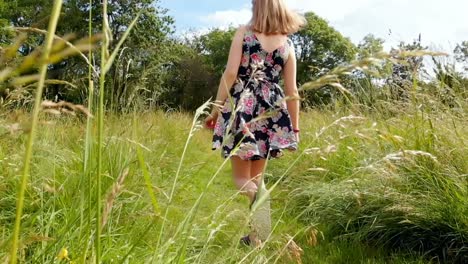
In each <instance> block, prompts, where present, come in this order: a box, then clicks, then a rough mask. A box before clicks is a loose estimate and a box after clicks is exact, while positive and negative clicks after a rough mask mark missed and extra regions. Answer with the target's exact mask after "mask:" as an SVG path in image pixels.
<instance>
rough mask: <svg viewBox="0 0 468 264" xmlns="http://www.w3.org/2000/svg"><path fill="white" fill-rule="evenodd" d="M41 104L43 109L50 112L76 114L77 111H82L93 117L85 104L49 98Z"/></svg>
mask: <svg viewBox="0 0 468 264" xmlns="http://www.w3.org/2000/svg"><path fill="white" fill-rule="evenodd" d="M41 105H42V109H43V111H44V112H46V113H50V114H57V115H59V114H60V113H67V114H72V115H74V114H75V113H76V112H81V113H83V114H84V115H86V116H87V117H93V115H92V114H91V112H89V110H88V109H87V108H86V107H85V106H83V105H75V104H72V103H69V102H65V101H60V102H58V103H54V102H52V101H48V100H46V101H43V102H42V104H41Z"/></svg>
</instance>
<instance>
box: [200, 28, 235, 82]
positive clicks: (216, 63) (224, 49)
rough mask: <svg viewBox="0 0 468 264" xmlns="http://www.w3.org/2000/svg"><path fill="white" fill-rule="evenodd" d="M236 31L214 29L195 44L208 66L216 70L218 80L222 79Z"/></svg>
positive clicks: (231, 29)
mask: <svg viewBox="0 0 468 264" xmlns="http://www.w3.org/2000/svg"><path fill="white" fill-rule="evenodd" d="M235 32H236V29H234V28H230V29H228V30H221V29H213V30H212V31H210V32H209V33H207V34H205V35H202V36H200V37H199V38H197V39H196V40H195V42H194V44H195V47H196V49H197V51H198V52H199V53H200V54H202V55H203V57H204V60H205V62H206V64H207V65H208V66H210V67H212V68H213V69H214V72H215V74H216V76H217V77H218V78H221V75H222V74H223V72H224V70H225V68H226V63H227V60H228V55H229V50H230V48H231V42H232V38H233V37H234V34H235Z"/></svg>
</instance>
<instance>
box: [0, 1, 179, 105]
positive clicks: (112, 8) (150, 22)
mask: <svg viewBox="0 0 468 264" xmlns="http://www.w3.org/2000/svg"><path fill="white" fill-rule="evenodd" d="M158 3H159V1H152V0H151V1H150V0H139V1H130V0H114V1H109V10H108V16H109V21H110V22H109V28H110V30H111V31H110V33H111V35H110V37H111V38H112V42H111V46H110V48H111V49H113V48H114V47H115V45H116V44H117V43H118V42H119V40H120V39H121V38H122V36H123V33H124V32H125V31H126V29H127V28H128V26H129V24H130V23H131V21H132V20H133V19H134V18H135V17H136V16H137V14H140V16H139V19H138V21H137V24H136V27H135V29H134V31H132V32H131V34H130V36H129V38H128V39H127V41H126V42H125V45H124V48H123V51H122V52H121V53H120V54H119V56H118V62H117V63H116V64H115V65H114V66H113V67H112V68H111V70H110V72H109V75H108V80H107V85H109V87H108V89H107V91H108V98H109V101H108V103H109V104H111V105H112V108H113V109H115V110H121V109H122V108H123V107H125V106H128V105H131V99H133V98H135V97H138V96H144V97H146V98H151V96H152V95H153V94H154V93H155V91H156V90H158V89H160V87H161V82H162V76H163V73H164V65H165V64H167V61H170V60H171V59H172V58H173V55H172V54H171V51H172V50H173V49H172V46H173V41H171V40H170V39H169V35H170V34H172V33H173V23H174V21H173V19H172V18H171V17H170V16H168V15H166V13H167V10H165V9H163V8H161V7H159V6H158ZM50 5H51V1H46V0H41V1H31V0H18V1H14V2H13V3H11V4H9V5H6V7H5V8H2V9H0V17H2V18H4V19H6V20H7V21H8V24H9V25H11V26H14V27H33V28H44V25H45V24H47V22H48V15H49V14H48V12H49V10H50ZM101 12H102V6H101V2H100V1H94V2H93V14H94V15H93V21H92V25H93V32H95V33H98V32H101V29H102V15H101ZM61 17H62V20H61V23H60V25H59V27H58V29H57V34H58V35H65V34H67V33H69V32H73V34H74V35H75V37H74V38H79V37H83V36H87V35H88V29H87V27H85V26H83V25H84V24H87V22H88V20H89V19H88V17H89V1H88V0H69V1H65V2H64V6H63V12H62V15H61ZM65 18H66V19H65ZM1 35H2V36H3V35H4V34H1ZM69 38H70V37H69ZM1 39H5V38H4V37H3V38H1ZM43 40H44V37H43V35H41V34H36V33H33V34H30V35H29V37H28V41H27V42H25V43H23V45H22V46H21V47H20V48H19V49H18V50H19V53H20V54H19V56H27V55H29V54H30V53H31V52H33V51H34V49H35V47H37V46H38V45H39V44H40V43H42V42H43ZM10 41H11V39H10ZM94 63H95V64H96V65H99V63H100V57H99V56H95V57H94ZM83 69H87V65H86V63H85V62H83V60H82V59H81V58H69V59H67V60H64V61H62V62H61V63H56V64H53V65H51V66H50V69H49V78H52V79H62V80H67V81H69V82H71V83H74V84H75V85H76V86H77V88H75V89H67V87H65V86H63V85H49V86H48V89H47V90H46V96H47V97H48V98H50V99H55V98H58V99H65V100H67V101H71V102H80V103H82V102H83V101H84V100H85V99H86V98H87V86H86V85H87V82H83V79H84V78H86V77H87V74H88V72H87V71H86V70H83ZM144 103H145V102H144Z"/></svg>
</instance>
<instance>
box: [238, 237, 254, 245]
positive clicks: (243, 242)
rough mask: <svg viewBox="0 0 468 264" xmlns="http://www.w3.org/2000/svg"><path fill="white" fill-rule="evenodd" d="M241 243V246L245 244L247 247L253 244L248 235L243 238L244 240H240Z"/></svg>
mask: <svg viewBox="0 0 468 264" xmlns="http://www.w3.org/2000/svg"><path fill="white" fill-rule="evenodd" d="M240 243H241V244H244V245H246V246H250V244H251V243H252V242H251V241H250V237H249V235H246V236H244V237H242V238H241V239H240Z"/></svg>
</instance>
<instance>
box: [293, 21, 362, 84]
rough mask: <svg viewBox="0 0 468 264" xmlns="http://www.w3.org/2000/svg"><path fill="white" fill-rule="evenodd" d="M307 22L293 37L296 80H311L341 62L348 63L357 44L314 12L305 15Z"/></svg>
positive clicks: (303, 81) (352, 57) (353, 55)
mask: <svg viewBox="0 0 468 264" xmlns="http://www.w3.org/2000/svg"><path fill="white" fill-rule="evenodd" d="M305 17H306V19H307V25H306V26H305V27H304V28H303V29H301V30H300V31H299V32H297V33H296V34H294V35H293V36H292V40H293V42H294V44H295V45H296V52H297V59H298V73H297V76H298V77H297V79H298V82H299V83H305V82H306V81H309V80H314V79H316V78H317V77H319V76H322V75H324V74H326V73H327V72H329V71H330V70H332V69H334V68H335V67H337V66H338V65H340V64H343V63H347V62H350V61H351V60H353V59H354V57H355V54H356V47H355V46H354V44H353V43H352V42H351V41H350V40H349V39H348V38H345V37H343V35H341V33H339V32H338V31H336V30H335V29H334V28H333V27H331V26H330V25H329V24H328V22H327V21H325V20H324V19H323V18H320V17H319V16H317V15H316V14H314V13H307V14H305Z"/></svg>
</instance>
